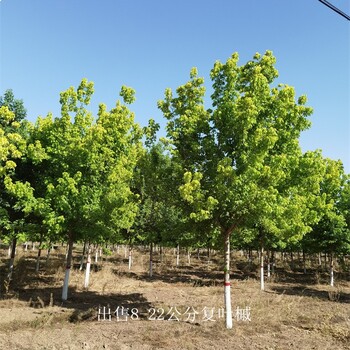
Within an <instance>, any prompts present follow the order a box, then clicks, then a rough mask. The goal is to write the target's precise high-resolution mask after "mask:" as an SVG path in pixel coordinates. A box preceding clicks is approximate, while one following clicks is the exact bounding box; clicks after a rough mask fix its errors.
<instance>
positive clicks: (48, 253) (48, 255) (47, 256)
mask: <svg viewBox="0 0 350 350" xmlns="http://www.w3.org/2000/svg"><path fill="white" fill-rule="evenodd" d="M51 249H52V245H50V246H49V248H48V249H47V255H46V264H47V263H48V262H49V259H50V254H51Z"/></svg>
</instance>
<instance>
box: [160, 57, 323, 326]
mask: <svg viewBox="0 0 350 350" xmlns="http://www.w3.org/2000/svg"><path fill="white" fill-rule="evenodd" d="M274 64H275V57H274V56H273V54H272V53H271V52H270V51H267V52H266V53H265V54H264V55H260V54H256V55H255V56H254V59H253V60H252V61H249V62H247V63H246V64H245V65H243V66H238V54H233V55H232V56H231V57H230V58H229V59H228V60H227V62H226V63H221V62H216V63H215V65H214V68H213V69H212V71H211V78H212V80H213V94H212V95H211V98H212V106H213V109H205V107H204V94H205V88H204V86H203V83H204V81H203V79H202V78H200V77H198V76H197V71H196V69H193V70H192V71H191V75H190V78H191V80H190V81H189V82H188V83H186V84H185V85H182V86H180V87H179V88H178V89H177V90H176V92H177V96H176V97H174V96H173V94H172V91H171V90H170V89H167V90H166V92H165V99H164V100H163V101H160V102H159V108H160V109H161V110H162V111H163V114H164V116H165V117H166V118H167V119H168V124H167V132H168V137H169V139H170V140H171V143H172V145H173V156H174V157H175V158H176V159H177V160H178V162H179V164H181V166H182V171H183V173H184V175H183V185H182V186H180V192H181V195H182V197H183V198H184V199H185V200H186V201H187V202H188V203H189V204H191V206H192V213H191V218H193V219H195V220H197V221H202V220H209V221H211V222H212V223H213V224H215V226H216V227H218V229H219V230H220V232H221V237H222V239H223V241H224V247H225V249H224V250H225V269H224V270H225V271H224V275H225V307H226V326H227V328H231V327H232V313H231V297H230V273H229V272H230V261H229V256H230V237H231V235H232V234H236V233H237V232H239V231H240V230H242V229H243V228H246V227H253V226H257V227H263V228H264V230H266V231H267V232H269V231H272V230H277V228H278V229H279V230H283V227H282V228H281V226H282V225H283V224H284V225H285V226H287V222H288V223H290V222H292V220H294V219H297V220H298V221H297V222H298V224H296V225H294V226H293V229H292V232H289V235H291V234H294V235H302V234H303V233H305V230H306V228H307V223H305V222H304V220H303V219H304V217H306V216H307V219H308V220H311V219H313V218H315V217H316V213H315V211H314V210H313V208H314V205H315V204H316V202H317V201H318V199H317V196H316V195H317V194H318V190H319V188H318V180H319V178H320V176H319V173H318V172H317V169H314V167H313V166H312V165H313V164H312V163H313V159H314V157H313V156H310V155H309V154H306V155H304V156H303V155H302V153H301V151H300V147H299V143H298V138H299V135H300V132H301V131H303V130H305V129H307V128H308V127H309V126H310V122H309V121H308V119H307V117H308V116H309V115H310V114H311V113H312V109H311V108H310V107H307V106H305V103H306V97H305V96H301V97H300V98H298V99H297V101H296V97H295V92H294V89H293V88H292V87H290V86H288V85H282V84H280V85H278V86H277V87H275V86H273V85H272V84H273V82H274V80H275V79H276V78H277V76H278V72H277V70H276V69H275V67H274ZM302 168H305V169H304V170H305V171H306V173H305V174H304V173H303V172H302V171H301V169H302ZM293 173H295V174H293ZM295 175H298V176H300V177H299V179H298V180H296V179H295ZM293 181H295V185H293ZM299 183H302V185H299ZM307 183H309V193H310V195H309V196H308V198H306V197H304V196H303V195H302V194H301V193H300V191H301V190H304V189H305V185H306V184H307ZM280 191H282V192H283V194H282V195H281V194H280ZM276 213H277V217H278V218H279V219H278V220H280V222H276V221H275V220H274V219H273V217H274V215H275V214H276ZM283 217H287V218H289V220H288V221H287V220H282V218H283ZM283 231H284V232H287V230H286V228H285V229H284V230H283Z"/></svg>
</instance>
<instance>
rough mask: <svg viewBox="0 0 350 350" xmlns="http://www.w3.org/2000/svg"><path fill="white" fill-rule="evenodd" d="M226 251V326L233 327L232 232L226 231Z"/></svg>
mask: <svg viewBox="0 0 350 350" xmlns="http://www.w3.org/2000/svg"><path fill="white" fill-rule="evenodd" d="M224 239H225V242H224V251H225V269H224V273H225V278H224V294H225V310H226V328H227V329H231V328H232V308H231V281H230V232H225V236H224Z"/></svg>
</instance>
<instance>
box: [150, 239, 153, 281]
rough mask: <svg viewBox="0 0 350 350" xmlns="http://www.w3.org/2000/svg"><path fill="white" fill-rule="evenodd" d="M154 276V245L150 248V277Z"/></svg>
mask: <svg viewBox="0 0 350 350" xmlns="http://www.w3.org/2000/svg"><path fill="white" fill-rule="evenodd" d="M152 276H153V243H151V244H150V246H149V277H152Z"/></svg>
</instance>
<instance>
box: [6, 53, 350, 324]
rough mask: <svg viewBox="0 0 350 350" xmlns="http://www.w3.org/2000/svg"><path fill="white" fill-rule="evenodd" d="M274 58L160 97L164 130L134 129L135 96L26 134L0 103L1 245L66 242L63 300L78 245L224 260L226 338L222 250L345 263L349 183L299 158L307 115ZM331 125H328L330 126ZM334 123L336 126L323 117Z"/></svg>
mask: <svg viewBox="0 0 350 350" xmlns="http://www.w3.org/2000/svg"><path fill="white" fill-rule="evenodd" d="M274 65H275V57H274V56H273V54H272V52H270V51H266V52H265V54H263V55H260V54H255V55H254V57H253V59H252V60H251V61H249V62H247V63H245V64H243V65H241V66H240V65H238V54H236V53H235V54H233V55H232V56H231V57H230V58H229V59H228V60H227V62H225V63H221V62H216V63H215V64H214V67H213V69H212V70H211V73H210V77H211V80H212V94H211V96H210V102H207V104H209V105H210V108H207V107H206V106H205V103H204V97H205V87H204V80H203V79H202V78H200V77H199V76H198V74H197V70H196V69H192V70H191V73H190V80H189V81H188V82H187V83H186V84H184V85H182V86H180V87H179V88H177V89H176V94H173V92H172V91H171V89H166V91H165V96H164V99H163V100H161V101H159V102H158V107H159V109H160V110H161V111H162V113H163V115H164V117H165V118H166V119H167V121H168V122H167V126H166V137H164V138H161V139H160V140H157V137H156V135H157V132H158V130H159V125H158V124H157V123H155V121H154V120H150V121H149V123H148V126H146V127H143V128H141V127H140V126H139V125H138V124H137V123H136V122H135V121H134V114H133V113H132V112H131V111H130V109H129V107H128V106H127V105H128V104H131V103H132V102H133V101H134V100H135V97H134V91H133V90H132V89H131V88H128V87H125V86H123V87H122V89H121V92H120V96H121V97H122V101H117V103H116V106H115V107H114V108H112V109H111V110H108V109H107V107H106V106H105V105H104V104H100V106H99V111H98V114H97V116H96V117H93V116H92V114H91V113H90V112H89V111H88V109H87V106H88V104H89V103H90V99H91V96H92V94H93V83H92V82H88V81H87V80H86V79H84V80H82V82H81V84H80V85H79V87H78V88H77V89H74V88H72V87H71V88H69V89H68V90H66V91H64V92H62V93H61V95H60V103H61V116H60V117H53V116H52V115H51V114H48V115H47V116H46V117H44V118H43V117H39V118H38V119H37V121H36V122H35V123H34V124H33V123H30V122H28V121H27V120H26V119H25V109H24V107H23V103H22V102H21V101H20V100H16V99H15V98H14V96H13V94H12V93H11V91H7V92H6V93H5V95H4V97H2V98H1V99H0V126H1V128H0V177H1V183H0V186H1V197H0V227H1V228H0V230H1V231H0V235H1V237H0V238H1V239H7V240H9V241H11V242H12V256H11V259H10V273H11V270H12V266H13V258H14V254H15V247H16V243H17V240H18V239H19V238H20V237H22V236H23V235H25V237H26V238H25V240H33V241H38V242H41V244H44V243H45V242H46V243H50V242H59V241H63V240H64V241H66V242H67V244H68V252H67V269H66V278H65V283H64V289H63V295H62V297H63V299H67V297H68V293H67V290H68V283H69V273H70V266H71V260H72V248H73V244H74V242H78V241H87V242H90V243H102V242H109V243H112V244H113V243H128V244H136V243H140V242H142V243H152V244H173V245H174V246H176V245H177V244H180V245H185V246H201V245H202V246H208V245H212V246H213V247H214V246H218V245H222V246H223V248H224V249H223V251H224V255H225V268H224V284H225V307H226V316H227V319H226V326H227V327H228V328H231V327H232V318H231V317H230V315H231V300H230V249H231V248H230V244H233V246H234V247H237V248H244V247H247V246H254V247H258V248H259V249H260V251H261V253H262V254H261V256H263V255H264V254H263V252H264V250H266V249H268V250H273V249H285V248H286V247H287V246H288V247H294V248H293V249H294V250H295V251H305V252H309V253H315V252H326V253H328V254H330V255H333V254H338V255H339V254H347V253H349V249H350V248H349V247H350V230H349V227H350V209H349V208H350V180H349V175H347V174H345V173H344V170H343V166H342V163H341V161H339V160H337V161H336V160H331V159H326V158H324V157H323V156H322V154H321V151H320V150H316V151H308V152H305V153H304V152H302V150H301V148H300V145H299V136H300V133H301V132H302V131H303V130H306V129H307V128H309V127H310V121H309V120H308V117H309V116H310V115H311V114H312V108H310V107H308V106H306V102H307V100H306V97H305V96H300V97H299V98H297V97H296V96H295V91H294V88H292V87H290V86H288V85H284V84H277V83H276V79H277V77H278V72H277V70H276V69H275V67H274ZM330 117H331V116H330ZM332 117H333V116H332Z"/></svg>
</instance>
